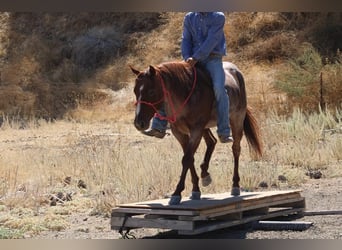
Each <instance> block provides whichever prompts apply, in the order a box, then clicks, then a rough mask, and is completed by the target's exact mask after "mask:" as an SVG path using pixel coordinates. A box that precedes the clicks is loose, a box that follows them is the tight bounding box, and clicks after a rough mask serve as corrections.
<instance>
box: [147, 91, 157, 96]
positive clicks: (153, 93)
mask: <svg viewBox="0 0 342 250" xmlns="http://www.w3.org/2000/svg"><path fill="white" fill-rule="evenodd" d="M147 94H148V96H149V97H154V96H155V95H156V91H155V90H154V89H150V90H149V91H148V92H147Z"/></svg>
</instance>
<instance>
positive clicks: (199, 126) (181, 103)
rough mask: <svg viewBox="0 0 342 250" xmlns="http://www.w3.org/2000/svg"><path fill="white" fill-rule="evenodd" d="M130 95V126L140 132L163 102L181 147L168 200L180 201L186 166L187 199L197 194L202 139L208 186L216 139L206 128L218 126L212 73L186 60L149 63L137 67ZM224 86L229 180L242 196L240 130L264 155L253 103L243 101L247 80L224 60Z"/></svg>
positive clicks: (203, 172) (204, 177)
mask: <svg viewBox="0 0 342 250" xmlns="http://www.w3.org/2000/svg"><path fill="white" fill-rule="evenodd" d="M130 68H131V70H132V72H133V73H134V74H135V75H136V79H135V86H134V94H135V97H136V108H135V118H134V126H135V128H136V129H137V130H139V131H143V130H146V129H148V128H149V124H150V121H151V119H152V118H153V116H154V115H158V110H159V109H160V108H162V107H163V106H162V105H164V109H165V112H166V116H165V117H161V116H160V118H161V119H166V120H168V121H169V123H170V127H171V131H172V134H173V135H174V136H175V138H176V139H177V140H178V142H179V144H180V145H181V147H182V149H183V157H182V171H181V175H180V179H179V182H178V184H177V186H176V189H175V191H174V192H173V194H172V195H171V197H170V200H169V205H178V204H180V202H181V199H182V196H181V193H182V191H183V190H184V188H185V179H186V175H187V172H188V170H190V174H191V181H192V193H191V196H190V199H192V200H199V199H201V191H200V188H199V177H198V175H197V173H196V170H195V166H194V154H195V152H196V150H197V148H198V146H199V144H200V141H201V138H204V141H205V143H206V152H205V155H204V159H203V162H202V163H201V165H200V168H201V175H200V177H201V180H202V185H203V186H208V185H209V184H210V183H211V181H212V179H211V176H210V173H209V172H208V169H209V161H210V158H211V156H212V153H213V151H214V148H215V145H216V143H217V139H216V138H215V136H214V135H213V133H212V132H211V130H210V128H212V127H215V126H216V119H217V114H216V100H215V96H214V91H213V86H212V83H211V78H210V76H209V74H208V72H207V71H206V70H205V69H204V67H201V66H197V64H196V66H195V67H192V66H191V65H189V64H188V63H187V62H184V61H170V62H164V63H161V64H159V65H157V66H152V65H150V66H149V67H148V68H147V69H146V70H145V71H140V70H137V69H135V68H134V67H133V66H131V65H130ZM223 69H224V72H225V79H226V80H225V88H226V91H227V94H228V95H229V102H230V103H229V104H230V105H229V114H230V116H229V122H230V127H231V131H232V137H233V139H234V140H233V144H232V151H233V157H234V172H233V185H232V189H231V195H233V196H239V195H240V186H239V181H240V177H239V157H240V152H241V145H240V142H241V139H242V137H243V134H245V136H246V138H247V142H248V145H249V148H250V149H253V151H254V152H255V153H256V156H261V155H262V142H261V134H260V129H259V126H258V123H257V120H256V118H255V116H254V115H253V114H252V112H251V108H250V107H248V106H247V96H246V89H245V81H244V77H243V75H242V73H241V71H240V70H239V69H238V67H237V66H236V65H234V64H233V63H231V62H223Z"/></svg>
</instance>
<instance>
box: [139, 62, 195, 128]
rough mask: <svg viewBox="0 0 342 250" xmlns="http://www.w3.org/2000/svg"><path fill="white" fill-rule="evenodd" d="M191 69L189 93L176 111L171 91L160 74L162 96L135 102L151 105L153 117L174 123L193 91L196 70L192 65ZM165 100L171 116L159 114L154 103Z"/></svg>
mask: <svg viewBox="0 0 342 250" xmlns="http://www.w3.org/2000/svg"><path fill="white" fill-rule="evenodd" d="M193 71H194V81H193V84H192V88H191V91H190V93H189V95H188V96H187V98H186V99H185V100H184V102H183V103H182V105H181V106H180V109H179V110H178V111H176V109H175V106H174V104H173V101H172V98H171V93H170V92H169V91H168V90H167V89H166V87H165V82H164V79H163V78H162V76H161V75H160V74H159V78H160V83H161V85H162V90H163V94H164V95H163V97H162V98H161V99H160V100H159V101H156V102H153V103H151V102H146V101H136V104H137V103H141V104H145V105H148V106H150V107H152V108H153V110H154V111H155V117H157V118H159V119H160V120H166V121H168V122H170V123H175V122H176V121H177V115H178V114H179V113H180V112H182V111H183V109H184V107H185V105H186V104H187V103H188V101H189V99H190V97H191V95H192V93H193V92H194V89H195V86H196V83H197V72H196V69H195V67H193ZM165 100H167V101H168V103H169V105H170V108H171V112H172V115H171V116H162V115H161V114H159V113H158V109H157V108H156V105H158V104H160V103H162V102H163V101H165Z"/></svg>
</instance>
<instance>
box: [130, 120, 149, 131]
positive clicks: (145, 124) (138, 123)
mask: <svg viewBox="0 0 342 250" xmlns="http://www.w3.org/2000/svg"><path fill="white" fill-rule="evenodd" d="M134 126H135V128H136V129H137V130H139V131H142V130H146V129H148V127H149V123H148V122H145V121H143V120H141V119H137V118H135V119H134Z"/></svg>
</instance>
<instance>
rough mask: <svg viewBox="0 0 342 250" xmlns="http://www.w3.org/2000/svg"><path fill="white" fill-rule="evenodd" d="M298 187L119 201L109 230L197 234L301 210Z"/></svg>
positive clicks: (303, 206) (302, 205)
mask: <svg viewBox="0 0 342 250" xmlns="http://www.w3.org/2000/svg"><path fill="white" fill-rule="evenodd" d="M300 192H301V191H300V190H291V191H268V192H243V193H241V195H240V196H238V197H234V196H231V195H230V193H221V194H208V195H205V194H203V195H202V199H201V200H189V199H184V198H183V200H182V202H181V204H179V205H168V201H169V199H161V200H152V201H144V202H137V203H130V204H120V205H118V206H117V207H116V208H114V209H113V211H112V217H111V227H112V229H113V230H127V229H132V228H163V229H172V230H178V233H179V234H190V235H191V234H200V233H204V232H208V231H213V230H217V229H222V228H227V227H231V226H235V225H239V224H244V223H248V222H252V221H259V220H265V219H268V218H273V217H278V216H286V215H291V214H301V213H303V211H304V210H305V198H304V197H302V196H301V194H300Z"/></svg>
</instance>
